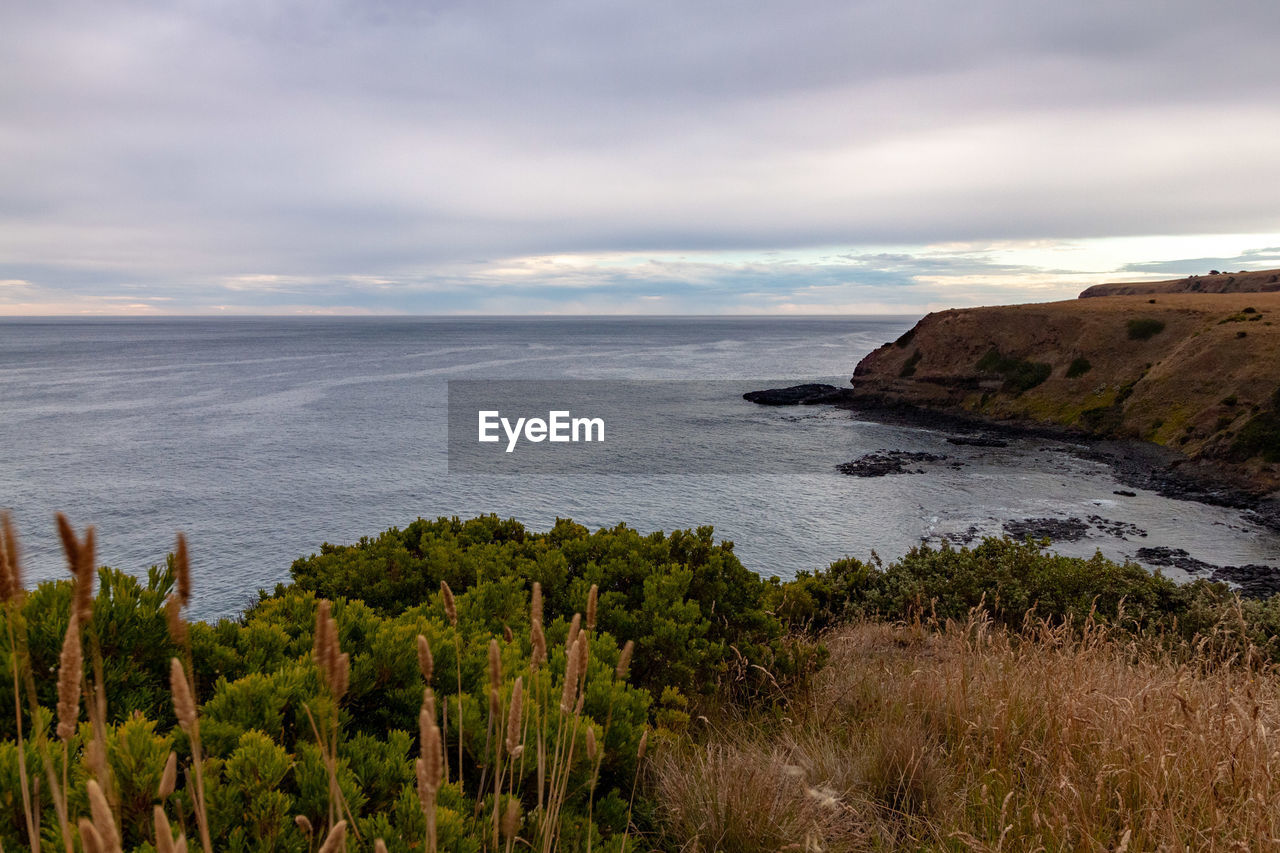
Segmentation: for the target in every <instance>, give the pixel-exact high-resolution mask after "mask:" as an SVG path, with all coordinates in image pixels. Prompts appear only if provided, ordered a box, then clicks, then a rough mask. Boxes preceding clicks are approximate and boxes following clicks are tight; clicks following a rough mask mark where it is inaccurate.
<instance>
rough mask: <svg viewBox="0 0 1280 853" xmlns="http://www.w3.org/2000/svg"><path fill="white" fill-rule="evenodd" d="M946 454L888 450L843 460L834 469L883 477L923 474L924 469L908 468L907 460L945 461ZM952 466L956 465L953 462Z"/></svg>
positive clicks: (855, 475) (859, 474)
mask: <svg viewBox="0 0 1280 853" xmlns="http://www.w3.org/2000/svg"><path fill="white" fill-rule="evenodd" d="M946 459H947V457H946V456H938V455H936V454H933V453H910V452H908V451H905V450H889V451H881V452H879V453H868V454H867V455H866V456H860V457H858V458H857V459H855V460H853V461H852V462H844V463H842V464H840V465H837V466H836V470H837V471H839V472H840V473H841V474H848V475H849V476H850V477H883V476H885V475H886V474H923V473H924V470H923V469H921V468H917V469H915V470H914V471H912V470H908V469H907V467H906V463H908V462H945V461H946ZM952 467H956V466H955V464H953V465H952Z"/></svg>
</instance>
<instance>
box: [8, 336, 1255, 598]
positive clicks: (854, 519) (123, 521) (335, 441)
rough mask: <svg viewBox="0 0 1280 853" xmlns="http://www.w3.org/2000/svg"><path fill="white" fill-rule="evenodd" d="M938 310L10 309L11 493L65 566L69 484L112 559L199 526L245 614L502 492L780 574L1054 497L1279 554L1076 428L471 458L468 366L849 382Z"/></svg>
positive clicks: (1188, 545) (52, 570)
mask: <svg viewBox="0 0 1280 853" xmlns="http://www.w3.org/2000/svg"><path fill="white" fill-rule="evenodd" d="M916 319H917V318H915V317H826V318H790V319H773V318H769V319H755V318H529V319H512V318H462V319H459V318H449V319H430V318H396V319H384V318H379V319H363V318H361V319H357V318H335V319H311V318H307V319H265V318H262V319H214V320H205V319H140V320H132V319H131V320H61V319H59V320H34V319H23V320H5V321H0V506H3V507H7V508H10V509H11V510H12V512H13V515H14V518H15V521H16V522H17V524H18V529H19V533H20V535H21V541H22V546H23V555H24V565H25V567H26V571H27V577H28V582H29V583H30V582H34V581H38V580H41V579H46V578H52V577H59V576H62V575H63V574H65V571H66V569H65V566H64V565H63V561H62V557H61V554H60V551H59V548H58V543H57V537H56V532H55V529H54V525H53V514H54V512H55V511H57V510H61V511H63V512H66V513H67V514H68V515H69V516H70V517H71V519H72V520H73V522H74V523H76V524H77V525H84V524H90V523H91V524H94V525H96V527H97V530H98V542H99V560H100V562H102V563H104V564H107V565H112V566H115V567H117V568H121V569H124V570H127V571H130V572H134V573H140V574H141V573H145V570H146V568H147V567H148V566H149V565H151V564H153V563H158V562H161V561H162V560H163V559H164V555H165V553H166V552H167V551H168V550H170V549H171V547H172V543H173V535H174V531H176V530H183V531H185V532H186V534H187V536H188V539H189V542H190V545H191V549H192V559H193V573H194V575H195V587H196V592H195V600H194V602H193V612H194V615H195V616H197V617H200V618H211V617H217V616H223V615H230V614H234V613H235V612H236V611H238V610H239V609H241V608H242V607H243V606H244V605H245V604H247V603H248V602H250V601H252V600H253V599H254V598H255V596H256V591H257V590H258V589H259V588H270V587H272V586H274V585H275V584H276V583H278V582H282V581H286V580H287V579H288V574H289V566H290V564H291V562H292V561H293V560H294V559H296V558H298V557H300V556H304V555H306V554H309V553H312V552H314V551H316V550H318V548H319V546H320V544H321V543H322V542H335V543H343V542H352V541H354V540H356V539H358V538H359V537H360V536H364V535H373V534H376V533H378V532H379V531H381V530H383V529H385V528H387V527H391V526H402V525H404V524H406V523H408V522H409V521H411V520H413V519H414V518H417V517H418V516H425V517H434V516H437V515H458V516H463V517H466V516H471V515H476V514H481V513H489V512H493V513H498V514H499V515H502V516H511V517H515V518H517V519H519V520H521V521H523V522H525V523H527V524H529V525H531V526H533V527H535V528H538V529H545V528H546V527H548V526H549V525H551V524H552V523H553V522H554V520H555V519H556V518H557V517H571V518H573V519H575V520H576V521H578V522H580V523H583V524H586V525H588V526H589V527H592V528H594V527H599V526H606V525H614V524H617V523H619V522H625V523H626V524H628V525H631V526H633V527H636V528H638V529H641V530H645V531H648V530H656V529H664V530H670V529H673V528H677V527H693V526H699V525H704V524H710V525H714V526H715V528H716V531H717V535H718V536H719V537H721V538H724V539H729V540H732V541H733V542H734V544H735V550H736V552H737V553H738V555H739V556H740V558H741V559H742V560H743V562H744V563H745V564H746V565H747V566H749V567H751V568H752V569H754V570H756V571H758V572H760V573H762V574H766V575H768V574H776V575H779V576H782V577H789V576H791V575H793V574H794V573H795V572H796V571H798V570H802V569H815V568H821V567H823V566H825V565H827V564H828V563H829V562H830V561H832V560H834V559H838V558H840V557H843V556H855V557H867V556H869V555H870V554H871V552H872V551H873V550H874V551H876V552H878V553H879V554H880V555H881V556H882V557H886V558H891V557H894V556H896V555H898V554H901V553H903V552H904V551H905V550H906V549H908V548H910V547H911V546H912V545H914V544H917V543H919V542H920V541H922V540H929V541H934V542H938V541H941V540H942V539H943V538H951V539H952V540H953V541H959V540H963V539H966V538H969V537H973V536H980V535H986V534H998V533H1000V532H1001V530H1002V529H1003V525H1004V523H1005V522H1007V521H1009V520H1016V519H1022V518H1029V517H1046V516H1047V517H1079V518H1085V519H1088V518H1090V517H1092V518H1093V519H1094V521H1093V522H1091V523H1090V528H1089V531H1088V535H1086V536H1085V537H1084V538H1083V539H1081V540H1079V541H1076V542H1064V543H1058V544H1057V545H1055V549H1056V550H1058V551H1060V552H1062V553H1066V554H1071V555H1078V556H1088V555H1091V554H1092V553H1094V551H1095V550H1100V551H1101V552H1102V553H1103V554H1105V555H1107V556H1109V557H1112V558H1115V559H1125V558H1130V557H1133V556H1134V555H1135V554H1136V553H1137V549H1138V548H1141V547H1150V546H1154V545H1165V546H1168V547H1176V548H1183V549H1185V550H1186V551H1188V552H1189V553H1190V554H1191V555H1192V556H1193V557H1197V558H1199V559H1203V560H1206V561H1208V562H1212V563H1215V564H1218V565H1223V564H1243V563H1262V564H1268V565H1274V566H1277V567H1278V570H1280V537H1277V536H1276V535H1275V534H1273V533H1269V532H1267V531H1266V530H1264V529H1261V528H1259V527H1257V526H1256V525H1253V524H1251V523H1249V522H1248V521H1247V520H1246V519H1244V518H1242V516H1241V514H1240V513H1239V512H1237V511H1233V510H1229V509H1224V508H1218V507H1208V506H1203V505H1200V504H1195V503H1189V502H1183V501H1175V500H1170V499H1166V498H1163V497H1160V496H1158V495H1155V494H1152V493H1147V492H1139V494H1138V496H1137V497H1132V498H1130V497H1120V496H1117V495H1115V494H1114V491H1115V490H1116V489H1119V488H1124V487H1122V486H1120V485H1119V484H1117V483H1116V481H1115V480H1114V478H1113V477H1112V475H1111V474H1110V472H1109V471H1108V470H1107V469H1106V468H1105V467H1104V466H1102V465H1100V464H1097V463H1094V462H1089V461H1085V460H1082V459H1079V458H1077V457H1076V456H1074V455H1072V454H1071V453H1070V449H1071V448H1070V446H1069V445H1066V444H1064V443H1063V442H1058V441H1050V440H1043V439H1020V440H1015V441H1013V442H1011V443H1010V444H1009V446H1008V447H1003V448H979V447H969V446H956V445H953V444H950V443H948V442H947V440H946V439H947V437H948V436H947V434H945V433H940V432H937V431H932V430H927V429H920V428H914V427H904V426H896V425H887V424H880V423H876V422H874V421H872V420H869V419H867V418H864V417H860V416H859V415H858V414H857V413H856V412H852V413H851V412H848V411H843V410H837V409H833V408H829V407H803V408H768V407H761V406H755V405H752V404H749V403H746V402H744V401H743V400H741V399H740V397H738V396H737V395H736V394H725V397H724V399H723V401H722V403H721V402H720V401H717V400H712V401H711V403H710V405H708V406H707V407H706V408H705V410H704V411H702V412H701V413H700V416H701V417H704V418H705V419H706V422H707V427H708V429H714V430H716V431H718V432H721V433H724V434H728V435H739V436H741V437H742V439H743V440H742V442H741V448H742V449H741V453H742V454H744V460H745V461H744V465H743V468H744V471H743V472H741V473H729V474H726V473H699V472H698V471H689V472H681V473H672V472H670V471H664V472H663V473H659V474H653V475H645V474H644V473H635V472H631V473H626V474H614V475H611V474H589V475H573V474H555V473H552V474H542V475H535V476H524V477H511V476H490V475H484V474H459V473H453V474H451V473H450V472H449V470H448V466H447V446H446V441H445V424H446V417H445V416H446V399H447V396H446V387H447V386H446V382H447V381H448V380H450V379H487V380H535V379H536V380H546V379H595V380H602V379H603V380H640V379H668V380H699V381H701V380H743V381H744V382H746V381H747V380H751V379H753V378H757V377H771V378H775V379H776V378H785V379H793V380H795V381H826V382H831V383H833V384H845V383H846V382H847V381H848V377H849V375H850V374H851V373H852V370H853V366H854V365H855V364H856V363H857V361H858V360H859V359H860V358H861V357H862V356H863V355H864V354H866V353H867V352H869V351H870V350H872V349H874V348H875V347H876V346H879V345H880V344H881V343H883V342H884V341H888V340H893V339H894V338H896V337H897V336H898V335H900V334H901V333H902V332H904V331H905V330H906V329H907V328H909V327H910V326H911V325H912V324H913V323H914V321H915V320H916ZM751 387H752V386H751V385H750V383H749V382H748V383H747V384H746V385H745V386H744V388H745V389H746V390H750V388H751ZM780 429H781V430H787V431H789V432H788V435H794V453H796V454H797V455H798V456H799V457H803V458H805V459H806V460H808V461H809V464H808V465H807V467H806V470H805V471H804V472H803V473H788V472H786V471H778V470H777V469H776V466H774V467H771V466H769V465H767V464H764V462H765V460H761V463H762V464H761V465H760V466H759V467H760V469H761V470H762V471H768V472H769V473H750V470H749V469H751V468H752V465H751V464H750V462H751V457H750V454H751V453H752V452H763V451H753V447H755V445H754V444H753V442H752V441H751V440H750V439H751V437H752V435H753V434H756V432H758V431H761V430H775V431H776V430H780ZM882 450H909V451H925V452H929V453H934V454H938V455H945V456H947V461H946V463H945V464H933V465H926V466H924V467H923V468H922V469H921V470H924V473H910V474H903V475H898V476H887V477H878V478H865V479H864V478H856V477H849V476H845V475H843V474H840V473H838V472H837V471H836V470H835V466H836V465H837V464H839V463H842V462H846V461H849V460H851V459H855V458H857V457H859V456H861V455H863V454H866V453H872V452H876V451H882ZM913 470H914V468H913ZM1168 571H1169V574H1170V575H1171V576H1174V577H1185V576H1184V575H1180V574H1179V573H1178V572H1177V571H1176V570H1168Z"/></svg>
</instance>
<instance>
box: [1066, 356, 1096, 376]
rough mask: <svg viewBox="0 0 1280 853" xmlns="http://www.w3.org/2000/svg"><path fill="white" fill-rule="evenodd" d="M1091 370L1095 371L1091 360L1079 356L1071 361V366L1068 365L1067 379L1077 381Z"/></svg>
mask: <svg viewBox="0 0 1280 853" xmlns="http://www.w3.org/2000/svg"><path fill="white" fill-rule="evenodd" d="M1090 370H1093V365H1092V364H1090V363H1089V359H1087V358H1085V357H1084V356H1077V357H1076V358H1074V359H1072V360H1071V364H1069V365H1067V378H1068V379H1075V378H1076V377H1077V376H1084V375H1085V374H1086V373H1088V372H1089V371H1090Z"/></svg>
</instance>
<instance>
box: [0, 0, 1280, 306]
mask: <svg viewBox="0 0 1280 853" xmlns="http://www.w3.org/2000/svg"><path fill="white" fill-rule="evenodd" d="M1278 43H1280V6H1277V4H1276V3H1275V0H1257V2H1223V3H1207V2H1204V0H1182V2H1177V1H1176V0H1172V1H1171V2H1084V3H1081V2H1054V3H1047V2H1035V0H1008V2H1000V0H969V1H968V2H954V0H952V2H915V0H886V2H858V0H832V2H826V1H825V0H813V2H803V0H801V1H800V2H789V3H786V4H783V3H778V2H773V3H759V2H750V0H733V2H698V0H682V2H670V3H668V2H653V0H644V2H633V3H617V2H609V0H573V2H554V3H549V2H535V1H534V0H520V2H488V0H469V2H436V3H433V2H405V3H400V2H379V0H351V2H338V0H294V2H276V0H219V2H181V0H179V1H178V2H165V3H161V2H136V3H127V2H109V0H108V1H107V2H104V0H96V2H87V3H84V4H76V3H62V2H42V3H27V2H4V3H3V4H2V6H0V63H2V64H0V72H2V73H0V314H49V313H179V314H186V313H214V312H223V313H296V312H316V311H323V312H335V313H358V312H401V313H458V312H478V313H534V312H551V313H579V312H599V313H636V312H644V313H720V312H738V313H756V312H833V311H838V312H892V313H910V312H916V311H921V310H925V309H930V308H936V307H943V306H953V305H968V304H979V303H991V302H1010V301H1025V300H1042V299H1051V298H1066V297H1070V296H1072V295H1074V294H1075V293H1076V292H1078V291H1079V290H1080V289H1081V288H1082V287H1084V286H1087V285H1088V284H1092V283H1095V282H1097V281H1105V280H1124V279H1134V278H1142V277H1154V278H1160V277H1171V276H1175V275H1183V274H1186V273H1192V272H1201V273H1203V272H1206V271H1207V270H1208V269H1209V268H1210V267H1213V266H1216V267H1219V268H1224V269H1225V268H1229V269H1232V270H1235V269H1262V268H1268V267H1280V204H1278V203H1277V199H1278V198H1280V192H1278V190H1280V156H1277V154H1276V151H1277V146H1278V145H1280V142H1278V140H1280V106H1278V105H1280V63H1277V61H1276V45H1277V44H1278Z"/></svg>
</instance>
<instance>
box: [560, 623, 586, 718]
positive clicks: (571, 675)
mask: <svg viewBox="0 0 1280 853" xmlns="http://www.w3.org/2000/svg"><path fill="white" fill-rule="evenodd" d="M579 642H581V641H579ZM577 692H578V648H577V644H576V643H575V644H574V647H573V648H572V649H571V650H570V651H569V654H568V656H567V657H566V658H565V665H564V689H563V690H562V691H561V693H560V710H561V711H562V712H563V713H565V714H568V713H569V712H571V711H572V710H573V705H574V701H575V700H576V699H577V698H578V697H577Z"/></svg>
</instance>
